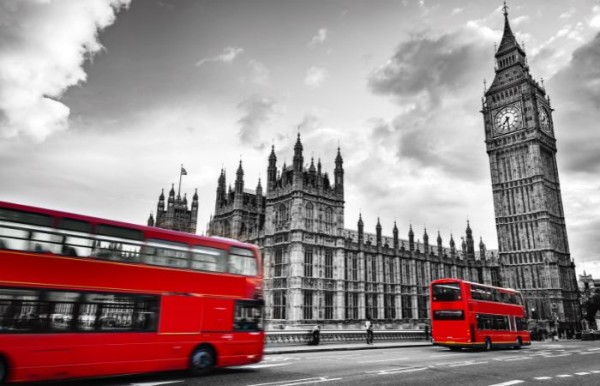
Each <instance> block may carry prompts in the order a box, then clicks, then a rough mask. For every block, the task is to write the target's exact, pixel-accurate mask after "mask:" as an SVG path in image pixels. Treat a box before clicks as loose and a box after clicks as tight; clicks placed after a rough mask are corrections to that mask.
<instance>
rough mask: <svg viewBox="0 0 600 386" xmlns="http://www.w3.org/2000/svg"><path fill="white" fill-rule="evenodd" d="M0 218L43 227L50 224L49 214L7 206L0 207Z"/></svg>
mask: <svg viewBox="0 0 600 386" xmlns="http://www.w3.org/2000/svg"><path fill="white" fill-rule="evenodd" d="M0 220H5V221H9V222H18V223H23V224H31V225H41V226H45V227H51V226H52V217H51V216H48V215H45V214H39V213H31V212H22V211H20V210H14V209H7V208H0Z"/></svg>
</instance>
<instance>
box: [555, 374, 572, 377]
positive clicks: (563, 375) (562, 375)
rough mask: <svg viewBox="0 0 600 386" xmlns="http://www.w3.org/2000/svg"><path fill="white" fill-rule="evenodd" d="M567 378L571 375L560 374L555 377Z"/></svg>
mask: <svg viewBox="0 0 600 386" xmlns="http://www.w3.org/2000/svg"><path fill="white" fill-rule="evenodd" d="M569 377H572V375H571V374H560V375H557V376H556V378H569Z"/></svg>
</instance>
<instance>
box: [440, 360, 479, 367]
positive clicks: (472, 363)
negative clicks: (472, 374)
mask: <svg viewBox="0 0 600 386" xmlns="http://www.w3.org/2000/svg"><path fill="white" fill-rule="evenodd" d="M484 363H488V361H483V362H472V361H469V362H464V363H456V364H454V365H449V366H448V367H461V366H471V365H482V364H484Z"/></svg>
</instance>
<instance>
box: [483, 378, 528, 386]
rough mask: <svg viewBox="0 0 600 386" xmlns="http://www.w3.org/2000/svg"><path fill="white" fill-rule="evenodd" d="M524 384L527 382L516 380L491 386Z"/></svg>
mask: <svg viewBox="0 0 600 386" xmlns="http://www.w3.org/2000/svg"><path fill="white" fill-rule="evenodd" d="M523 382H525V381H522V380H520V379H515V380H514V381H508V382H502V383H494V384H493V385H490V386H510V385H516V384H518V383H523Z"/></svg>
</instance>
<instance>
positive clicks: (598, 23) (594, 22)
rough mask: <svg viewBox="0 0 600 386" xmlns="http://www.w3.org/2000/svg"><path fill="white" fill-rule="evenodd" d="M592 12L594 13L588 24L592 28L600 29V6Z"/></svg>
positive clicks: (596, 6) (595, 7)
mask: <svg viewBox="0 0 600 386" xmlns="http://www.w3.org/2000/svg"><path fill="white" fill-rule="evenodd" d="M592 11H593V12H594V13H593V15H592V18H591V19H590V21H589V23H588V24H589V25H590V27H592V28H600V5H595V6H594V7H593V8H592Z"/></svg>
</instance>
